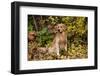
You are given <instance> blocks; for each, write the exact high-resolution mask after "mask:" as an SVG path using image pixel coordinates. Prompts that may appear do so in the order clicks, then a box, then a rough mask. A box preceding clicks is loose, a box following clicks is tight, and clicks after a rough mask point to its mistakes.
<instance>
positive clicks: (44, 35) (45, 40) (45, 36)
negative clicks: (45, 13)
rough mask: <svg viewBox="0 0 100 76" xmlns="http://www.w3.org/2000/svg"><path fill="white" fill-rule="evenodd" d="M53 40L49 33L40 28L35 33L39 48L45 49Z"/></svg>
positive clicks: (45, 29)
mask: <svg viewBox="0 0 100 76" xmlns="http://www.w3.org/2000/svg"><path fill="white" fill-rule="evenodd" d="M52 39H53V36H52V35H51V33H50V32H48V29H47V28H46V27H45V28H42V30H40V31H39V32H38V33H37V42H38V43H39V46H41V47H46V46H47V45H49V44H50V43H51V41H52Z"/></svg>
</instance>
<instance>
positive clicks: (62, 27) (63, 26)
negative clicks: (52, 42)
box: [55, 24, 66, 33]
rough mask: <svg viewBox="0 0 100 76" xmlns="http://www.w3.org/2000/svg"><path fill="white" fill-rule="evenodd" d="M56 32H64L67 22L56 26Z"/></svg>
mask: <svg viewBox="0 0 100 76" xmlns="http://www.w3.org/2000/svg"><path fill="white" fill-rule="evenodd" d="M55 29H56V32H59V33H62V32H64V31H65V30H66V25H65V24H57V25H56V26H55Z"/></svg>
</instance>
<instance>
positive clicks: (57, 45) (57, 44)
mask: <svg viewBox="0 0 100 76" xmlns="http://www.w3.org/2000/svg"><path fill="white" fill-rule="evenodd" d="M59 50H60V49H59V40H57V42H56V53H57V55H58V56H59Z"/></svg>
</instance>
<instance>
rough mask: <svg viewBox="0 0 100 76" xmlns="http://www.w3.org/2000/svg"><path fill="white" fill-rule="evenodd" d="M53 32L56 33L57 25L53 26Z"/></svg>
mask: <svg viewBox="0 0 100 76" xmlns="http://www.w3.org/2000/svg"><path fill="white" fill-rule="evenodd" d="M54 33H57V25H55V26H54Z"/></svg>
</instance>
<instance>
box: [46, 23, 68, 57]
mask: <svg viewBox="0 0 100 76" xmlns="http://www.w3.org/2000/svg"><path fill="white" fill-rule="evenodd" d="M62 49H63V50H65V51H67V33H66V25H64V24H57V25H56V26H55V37H54V39H53V42H52V44H51V46H50V47H49V48H48V52H49V53H52V52H55V53H56V54H57V55H58V56H59V55H60V54H59V52H60V50H62Z"/></svg>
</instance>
